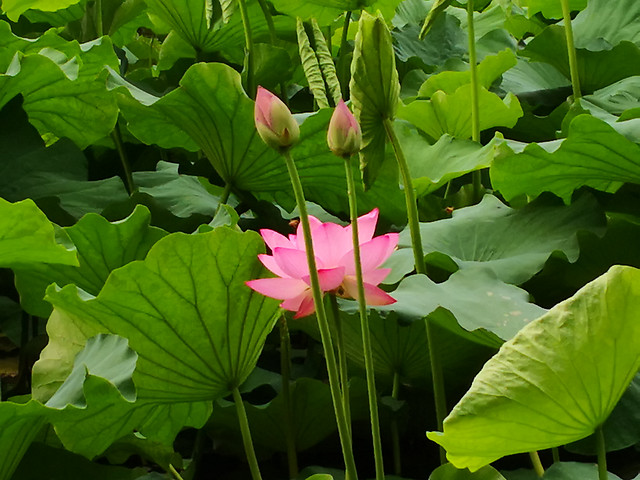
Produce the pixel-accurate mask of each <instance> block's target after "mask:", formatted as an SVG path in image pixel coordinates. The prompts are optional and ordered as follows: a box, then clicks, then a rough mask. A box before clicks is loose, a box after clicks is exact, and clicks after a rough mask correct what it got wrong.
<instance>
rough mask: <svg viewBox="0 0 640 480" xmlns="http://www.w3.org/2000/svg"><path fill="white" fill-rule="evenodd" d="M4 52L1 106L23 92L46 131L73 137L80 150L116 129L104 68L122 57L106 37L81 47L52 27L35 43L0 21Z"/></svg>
mask: <svg viewBox="0 0 640 480" xmlns="http://www.w3.org/2000/svg"><path fill="white" fill-rule="evenodd" d="M0 50H1V51H2V54H0V70H1V71H3V72H4V73H3V74H1V75H0V106H3V105H5V104H6V103H7V102H8V101H9V100H11V99H12V98H13V97H14V96H16V95H18V94H22V96H23V97H24V109H25V111H26V112H27V114H28V115H29V120H30V121H31V123H33V125H34V126H35V127H36V128H37V129H38V131H39V132H40V133H41V134H49V135H54V137H67V138H70V139H71V140H73V141H74V142H75V143H76V144H77V145H78V146H79V147H80V148H85V147H87V146H88V145H90V144H91V143H93V142H95V141H97V140H99V139H101V138H102V137H105V136H107V135H108V134H109V133H110V132H111V130H112V129H113V126H114V125H115V123H116V120H117V116H118V110H117V106H116V103H115V98H114V97H113V95H112V94H111V93H110V92H108V91H107V90H106V88H105V78H106V72H104V73H103V70H104V67H105V66H109V67H111V68H117V66H118V59H117V57H116V55H115V53H114V51H113V45H112V44H111V41H110V40H109V39H108V38H107V37H104V38H101V39H98V40H95V41H93V42H90V43H86V44H83V45H80V44H78V42H75V41H74V42H68V41H66V40H64V39H62V38H61V37H59V36H58V35H56V34H55V32H53V31H49V32H47V33H45V34H44V35H42V36H41V37H39V38H38V39H37V40H36V41H35V42H34V41H31V40H28V39H25V38H21V37H17V36H15V35H14V34H13V33H12V32H11V28H10V27H9V25H8V24H7V23H6V22H0Z"/></svg>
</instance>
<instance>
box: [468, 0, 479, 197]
mask: <svg viewBox="0 0 640 480" xmlns="http://www.w3.org/2000/svg"><path fill="white" fill-rule="evenodd" d="M467 30H468V35H469V71H470V74H471V139H472V140H473V141H474V142H478V143H480V103H479V100H478V89H479V85H478V65H477V64H478V62H477V56H476V30H475V25H474V20H473V0H467ZM471 178H472V180H473V198H474V201H476V202H479V201H480V197H481V195H482V194H481V192H482V172H481V171H480V170H475V171H474V172H473V173H472V174H471Z"/></svg>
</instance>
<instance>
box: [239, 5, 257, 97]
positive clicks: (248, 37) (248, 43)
mask: <svg viewBox="0 0 640 480" xmlns="http://www.w3.org/2000/svg"><path fill="white" fill-rule="evenodd" d="M238 7H239V8H240V16H241V17H242V27H243V29H244V42H245V47H244V48H245V57H246V59H247V95H249V97H251V98H255V96H256V86H255V85H254V79H253V75H254V65H253V35H252V33H251V23H250V22H249V11H248V10H247V2H246V0H238Z"/></svg>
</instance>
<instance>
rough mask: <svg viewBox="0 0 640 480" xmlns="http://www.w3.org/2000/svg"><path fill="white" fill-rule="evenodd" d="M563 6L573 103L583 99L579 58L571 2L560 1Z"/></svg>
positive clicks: (567, 0)
mask: <svg viewBox="0 0 640 480" xmlns="http://www.w3.org/2000/svg"><path fill="white" fill-rule="evenodd" d="M560 3H561V4H562V18H563V20H564V34H565V37H566V39H567V54H568V55H569V71H570V74H571V88H572V89H573V101H574V102H575V101H576V100H578V99H579V98H580V97H582V92H581V91H580V78H579V77H578V57H577V56H576V47H575V45H574V43H573V27H572V26H571V10H569V0H560Z"/></svg>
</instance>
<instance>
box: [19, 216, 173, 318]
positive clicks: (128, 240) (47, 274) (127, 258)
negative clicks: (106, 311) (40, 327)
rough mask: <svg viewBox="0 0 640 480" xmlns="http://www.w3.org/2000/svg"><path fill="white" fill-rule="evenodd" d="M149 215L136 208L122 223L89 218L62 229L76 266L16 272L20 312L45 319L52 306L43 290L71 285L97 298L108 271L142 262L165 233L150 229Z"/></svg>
mask: <svg viewBox="0 0 640 480" xmlns="http://www.w3.org/2000/svg"><path fill="white" fill-rule="evenodd" d="M150 221H151V216H150V214H149V211H148V210H147V209H146V208H145V207H143V206H138V207H136V209H135V210H134V212H133V213H132V214H131V215H130V216H129V217H127V218H126V219H124V220H121V221H119V222H115V223H109V222H108V221H107V220H106V219H104V218H103V217H102V216H100V215H96V214H89V215H87V216H85V217H83V218H82V219H80V221H78V223H76V224H75V225H73V226H72V227H67V228H65V232H66V234H67V235H68V236H69V238H70V239H71V241H72V242H73V244H74V245H75V247H76V249H77V252H78V261H79V266H77V267H76V266H62V265H47V264H37V265H29V266H24V267H19V268H17V269H16V272H15V273H16V287H17V288H18V291H19V292H20V302H21V304H22V306H23V308H24V309H25V310H26V311H28V312H30V313H31V314H32V315H38V316H40V317H44V318H46V317H48V316H49V314H50V313H51V305H50V304H48V303H47V302H45V301H44V300H43V299H44V294H45V290H46V288H47V287H48V286H49V285H50V284H52V283H56V284H57V285H59V286H61V287H63V286H65V285H68V284H74V285H77V286H78V287H80V288H81V289H82V290H84V291H85V292H87V293H90V294H92V295H97V294H98V293H99V292H100V289H102V286H103V285H104V282H105V281H106V280H107V277H108V276H109V274H110V273H111V271H113V270H115V269H116V268H119V267H122V266H123V265H126V264H127V263H129V262H132V261H134V260H142V259H143V258H144V257H145V255H146V254H147V252H148V251H149V249H150V248H151V246H152V245H153V244H154V243H156V242H157V241H158V240H159V239H160V238H162V237H163V236H164V235H166V232H164V231H163V230H160V229H159V228H155V227H151V226H149V223H150Z"/></svg>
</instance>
